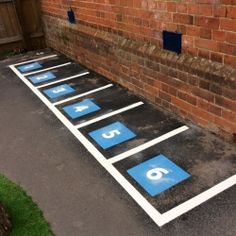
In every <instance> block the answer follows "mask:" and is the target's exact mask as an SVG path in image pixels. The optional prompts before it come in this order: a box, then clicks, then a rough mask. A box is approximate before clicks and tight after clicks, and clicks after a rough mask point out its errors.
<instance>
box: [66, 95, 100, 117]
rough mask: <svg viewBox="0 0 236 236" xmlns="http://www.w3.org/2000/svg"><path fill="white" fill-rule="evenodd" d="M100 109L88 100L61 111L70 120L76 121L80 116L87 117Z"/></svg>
mask: <svg viewBox="0 0 236 236" xmlns="http://www.w3.org/2000/svg"><path fill="white" fill-rule="evenodd" d="M100 109H101V108H100V107H99V106H97V105H96V104H95V103H93V102H92V101H91V100H90V99H85V100H83V101H82V102H78V103H74V104H72V105H69V106H66V107H63V110H64V111H65V112H66V113H67V114H68V115H69V116H70V117H71V118H72V119H76V118H79V117H81V116H85V115H88V114H90V113H92V112H95V111H98V110H100Z"/></svg>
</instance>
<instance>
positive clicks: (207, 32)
mask: <svg viewBox="0 0 236 236" xmlns="http://www.w3.org/2000/svg"><path fill="white" fill-rule="evenodd" d="M211 34H212V30H210V29H206V28H200V35H199V36H200V37H201V38H203V39H211Z"/></svg>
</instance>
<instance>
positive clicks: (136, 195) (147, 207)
mask: <svg viewBox="0 0 236 236" xmlns="http://www.w3.org/2000/svg"><path fill="white" fill-rule="evenodd" d="M10 68H11V69H12V70H13V71H14V72H15V74H16V75H17V76H18V77H19V78H20V79H21V80H22V81H23V82H24V83H25V84H26V85H27V86H28V87H29V88H30V89H31V91H32V92H33V93H34V94H35V95H36V96H37V97H38V98H39V99H40V100H41V101H42V102H43V103H44V104H45V105H46V106H47V107H48V108H49V109H50V110H51V111H52V112H53V113H54V114H55V116H56V117H57V118H58V119H59V120H60V121H61V122H62V123H63V124H64V125H65V126H66V127H67V128H68V129H69V130H70V131H71V133H72V134H73V135H74V136H75V137H76V138H77V139H78V140H79V141H80V142H81V143H82V144H83V145H84V146H85V147H86V148H87V150H88V151H89V152H90V153H91V155H92V156H93V157H94V158H95V159H96V160H97V161H98V162H99V163H100V164H101V165H102V166H103V167H104V168H105V169H106V170H107V171H108V172H109V173H110V174H111V176H113V177H114V179H115V180H116V181H117V182H118V183H119V184H120V185H121V186H122V187H123V188H124V189H125V190H126V191H127V192H128V193H129V194H130V196H131V197H132V198H133V199H134V200H135V201H136V202H137V203H138V205H140V207H141V208H142V209H144V211H145V212H146V213H147V214H148V215H149V216H150V217H151V218H152V219H153V221H154V222H155V223H156V224H157V225H161V224H162V219H161V214H160V213H159V212H158V211H157V210H156V209H155V208H154V207H153V206H152V205H151V204H150V203H149V202H148V201H147V200H146V199H145V198H144V196H143V195H142V194H140V192H139V191H138V190H137V189H136V188H135V187H134V186H132V185H131V184H130V183H129V182H128V180H127V179H125V177H124V176H123V175H122V174H121V173H120V172H119V171H118V170H117V169H116V168H115V167H114V166H113V165H111V164H109V163H108V161H107V159H106V158H105V157H104V156H103V154H102V153H101V152H100V151H99V150H98V149H97V148H96V147H95V146H94V145H93V144H92V143H91V142H90V141H89V140H88V139H87V138H86V137H85V136H84V135H83V134H82V133H81V132H80V131H79V130H78V129H76V128H75V126H74V125H72V124H71V122H70V121H69V120H68V119H67V118H66V117H65V116H64V115H63V114H62V113H61V112H60V111H59V110H58V109H57V107H55V106H54V104H52V103H51V102H50V101H49V100H47V98H46V97H44V96H43V94H42V93H41V92H40V90H38V89H37V88H35V87H34V86H33V85H32V84H31V83H30V82H29V81H28V80H27V79H26V78H25V77H24V75H22V74H21V73H19V72H18V70H17V69H16V68H15V67H14V66H11V67H10ZM95 153H96V155H95Z"/></svg>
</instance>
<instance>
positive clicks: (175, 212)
mask: <svg viewBox="0 0 236 236" xmlns="http://www.w3.org/2000/svg"><path fill="white" fill-rule="evenodd" d="M235 184H236V175H233V176H231V177H229V178H227V179H226V180H224V181H222V182H220V183H218V184H216V185H215V186H213V187H211V188H209V189H208V190H206V191H204V192H202V193H200V194H198V195H197V196H195V197H193V198H191V199H189V200H187V201H186V202H184V203H182V204H180V205H178V206H176V207H174V208H172V209H171V210H169V211H167V212H165V213H163V214H162V225H164V224H166V223H168V222H170V221H171V220H173V219H175V218H177V217H178V216H180V215H183V214H184V213H186V212H188V211H190V210H192V209H193V208H195V207H197V206H199V205H200V204H202V203H204V202H205V201H207V200H208V199H210V198H212V197H214V196H216V195H217V194H219V193H221V192H223V191H224V190H226V189H228V188H230V187H232V186H233V185H235Z"/></svg>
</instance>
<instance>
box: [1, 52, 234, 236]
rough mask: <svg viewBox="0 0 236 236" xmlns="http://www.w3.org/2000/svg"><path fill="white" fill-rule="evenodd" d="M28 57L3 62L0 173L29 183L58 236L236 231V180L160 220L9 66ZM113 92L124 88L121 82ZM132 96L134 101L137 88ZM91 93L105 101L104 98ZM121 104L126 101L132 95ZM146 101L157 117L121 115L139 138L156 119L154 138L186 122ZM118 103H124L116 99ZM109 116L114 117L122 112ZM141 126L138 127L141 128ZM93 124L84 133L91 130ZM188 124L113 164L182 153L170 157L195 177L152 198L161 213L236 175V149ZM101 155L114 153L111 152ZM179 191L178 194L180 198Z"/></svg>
mask: <svg viewBox="0 0 236 236" xmlns="http://www.w3.org/2000/svg"><path fill="white" fill-rule="evenodd" d="M31 56H35V53H31V54H28V55H25V56H17V57H14V58H11V59H8V60H5V61H2V62H0V91H1V93H0V114H1V115H0V124H1V125H0V153H1V157H0V173H2V174H5V175H6V176H7V177H9V178H10V179H11V180H13V181H15V182H17V183H19V184H21V185H22V186H23V188H25V190H26V191H27V193H28V194H29V195H31V196H32V198H33V199H34V201H35V202H37V204H38V205H39V207H40V208H41V209H42V210H43V212H44V215H45V217H46V219H47V220H48V221H49V222H50V224H51V226H52V229H53V231H54V232H55V234H56V235H62V236H64V235H70V236H74V235H75V236H77V235H79V236H81V235H82V236H83V235H85V236H87V235H88V236H90V235H91V236H93V235H96V236H97V235H98V236H100V235H103V236H104V235H108V236H110V235H138V236H139V235H140V236H142V235H165V236H166V235H170V236H171V235H181V236H182V235H186V236H187V235H188V236H189V235H229V236H231V235H232V236H233V235H236V221H235V219H236V210H235V209H236V200H235V196H236V187H235V186H233V187H232V188H230V189H228V190H226V191H225V192H223V193H221V194H219V195H217V196H216V197H214V198H213V199H210V200H208V201H207V202H205V203H204V204H202V205H200V206H198V207H196V208H194V209H193V210H192V211H190V212H188V213H186V214H184V215H183V216H180V217H179V218H177V219H175V220H174V221H172V222H170V223H168V224H166V225H165V226H163V227H161V228H160V227H158V226H156V225H155V224H154V223H153V221H152V220H151V219H150V218H149V217H148V216H147V215H146V214H145V212H144V211H143V210H142V209H141V208H140V207H139V206H138V205H137V204H136V203H135V202H134V201H133V200H132V198H131V197H130V196H129V195H128V194H127V193H126V192H125V191H124V190H123V189H122V188H121V187H120V186H119V184H118V183H117V182H116V181H115V180H114V179H113V178H112V177H111V176H110V175H109V174H108V173H107V172H106V170H105V169H103V168H102V167H101V166H100V164H98V163H97V162H96V160H95V159H94V158H93V156H92V155H91V154H89V153H88V151H87V150H86V149H85V148H84V147H83V146H82V144H80V143H79V142H78V140H76V139H75V138H74V137H73V136H72V135H71V133H70V132H69V131H68V130H67V129H66V128H65V127H64V125H63V124H62V123H60V122H59V121H58V120H57V118H56V117H55V116H54V115H53V114H52V113H51V112H50V111H49V110H48V108H46V107H45V105H44V104H42V103H41V101H40V100H39V99H37V98H36V97H35V95H34V94H33V93H32V92H31V91H30V90H29V89H28V88H27V87H26V86H25V85H24V84H23V83H22V81H21V80H20V79H19V78H18V77H17V76H16V75H15V74H14V73H13V72H12V71H11V70H10V69H9V68H7V67H6V66H7V65H9V64H13V63H15V62H19V61H20V60H26V59H27V58H30V57H31ZM61 60H62V61H63V62H64V61H65V60H64V58H63V59H61ZM64 73H65V72H64ZM99 81H102V82H99V83H101V85H104V84H105V83H104V82H103V80H99ZM71 83H74V82H73V81H72V82H71ZM78 89H79V87H78ZM113 92H114V93H115V91H113ZM116 93H118V94H119V93H122V91H121V90H120V88H119V86H118V87H117V90H116ZM109 96H110V97H111V94H109V93H108V94H106V99H105V100H106V107H107V109H106V111H109V110H110V107H109V106H110V105H109V104H110V103H109V99H111V98H109ZM117 96H118V95H117ZM123 96H125V95H120V96H119V97H123ZM127 96H128V95H127ZM128 97H129V99H131V100H132V101H136V98H134V97H133V95H132V94H129V96H128ZM94 99H95V100H96V101H97V102H99V101H100V102H101V103H102V102H103V101H102V97H101V96H100V97H99V96H97V97H95V98H94ZM120 102H121V103H124V104H126V103H125V102H127V99H123V100H122V99H121V101H120ZM146 105H147V106H148V107H149V106H150V107H149V110H148V111H151V113H150V114H154V113H155V112H156V113H155V114H159V116H157V115H156V116H152V119H142V118H141V117H140V118H136V119H132V117H133V116H134V115H135V117H138V116H136V115H137V114H142V111H143V110H138V111H136V112H137V113H134V112H135V111H130V112H129V114H128V115H126V116H125V117H124V118H122V119H123V120H122V121H124V122H127V123H129V124H130V126H131V127H132V130H135V131H136V132H139V134H141V135H143V137H142V140H143V139H145V138H147V137H148V138H152V137H149V133H150V132H149V131H150V130H154V127H157V126H156V123H157V120H156V119H160V120H162V121H165V122H164V123H165V124H168V125H166V126H165V127H166V128H165V130H162V131H160V129H159V128H158V129H157V130H156V134H157V136H159V133H158V132H161V133H162V132H166V131H167V132H168V130H169V129H173V128H175V127H176V125H177V124H178V125H179V124H182V121H178V120H177V119H175V118H174V117H171V118H169V117H166V116H167V114H166V113H161V111H159V110H156V108H155V107H153V106H152V105H150V104H146ZM115 106H119V103H117V101H116V105H115ZM59 107H60V106H59ZM117 108H118V107H117ZM140 109H141V108H140ZM146 109H147V108H146ZM148 111H147V112H148ZM145 117H150V116H145ZM157 117H158V118H157ZM112 119H114V120H112V121H115V120H117V119H121V116H120V115H119V116H116V117H114V118H112ZM160 120H159V121H160ZM110 121H111V120H110ZM106 122H107V121H101V122H99V123H98V124H96V127H98V128H99V127H102V126H104V125H105V124H107V123H106ZM138 122H144V124H148V125H147V127H146V129H145V128H143V129H142V130H141V129H136V123H138ZM145 122H146V123H145ZM153 123H155V125H154V124H153ZM144 124H142V125H141V126H142V127H144ZM93 126H94V125H92V126H89V128H84V129H83V130H82V131H83V132H84V133H87V132H89V130H92V129H93V128H94V127H93ZM168 127H170V128H168ZM191 128H192V129H191V130H190V131H187V132H188V133H186V134H185V135H182V134H181V135H180V136H178V138H177V137H176V138H175V139H173V140H171V141H167V142H165V143H162V145H160V144H159V145H156V146H155V147H153V148H152V149H149V150H146V151H144V152H142V153H139V154H136V155H138V156H137V157H136V158H132V157H131V158H128V159H127V160H126V161H125V162H121V163H117V164H116V165H117V168H118V169H119V170H120V171H121V172H122V171H123V172H125V170H126V169H127V166H128V167H129V166H133V165H134V163H133V160H134V159H135V160H136V162H135V164H137V163H139V162H142V161H143V160H145V159H147V158H148V157H150V156H153V155H155V154H156V153H164V154H165V155H167V156H171V157H173V155H174V154H177V155H176V157H173V159H174V160H175V161H176V162H177V163H179V162H180V163H181V166H182V167H184V169H187V170H190V171H191V173H194V174H193V176H194V178H192V179H191V180H190V181H189V182H186V185H180V188H177V189H176V188H174V189H173V190H171V191H169V190H168V191H167V193H166V194H162V195H159V196H158V197H157V198H156V199H155V202H154V203H153V205H155V206H156V207H157V208H158V209H159V210H160V211H161V212H162V211H163V212H164V211H166V210H168V209H170V208H171V207H173V206H175V205H176V204H180V203H182V202H183V201H185V200H187V199H189V198H190V197H192V196H194V195H195V194H197V193H199V191H202V190H204V189H206V188H209V187H211V186H212V185H214V184H215V183H217V182H218V181H221V180H223V179H224V178H227V177H229V176H231V175H232V174H233V173H235V165H236V162H235V160H236V159H235V148H234V147H233V146H232V145H230V144H227V143H225V142H223V141H221V140H219V139H218V138H216V137H215V136H213V135H211V134H209V133H207V132H205V131H203V130H201V129H199V128H197V127H195V126H193V125H191ZM88 129H89V130H88ZM166 129H167V130H166ZM154 131H155V130H154ZM154 131H153V132H154ZM154 133H155V132H154ZM133 144H134V143H133V141H132V140H131V141H128V143H127V145H125V146H123V149H122V150H120V149H118V148H114V149H113V153H115V154H119V153H120V152H123V151H125V150H126V149H129V146H132V145H133ZM199 151H201V155H200V159H198V158H199ZM104 153H106V154H107V156H108V157H109V156H110V154H111V151H110V150H108V151H104ZM183 159H188V161H183ZM181 160H182V161H181ZM196 160H198V161H196ZM124 166H125V168H124ZM209 172H210V174H209V175H207V173H209ZM124 175H125V173H124ZM198 175H199V176H201V177H202V178H198ZM127 178H128V176H127ZM130 181H132V180H131V179H130ZM133 184H134V185H135V183H133ZM182 186H183V187H182ZM192 186H194V187H192ZM136 187H137V188H139V186H136ZM181 188H184V189H181ZM140 191H142V190H141V189H140ZM179 191H181V197H176V194H177V193H178V192H179ZM144 194H145V193H144ZM146 197H147V198H148V196H146Z"/></svg>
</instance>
